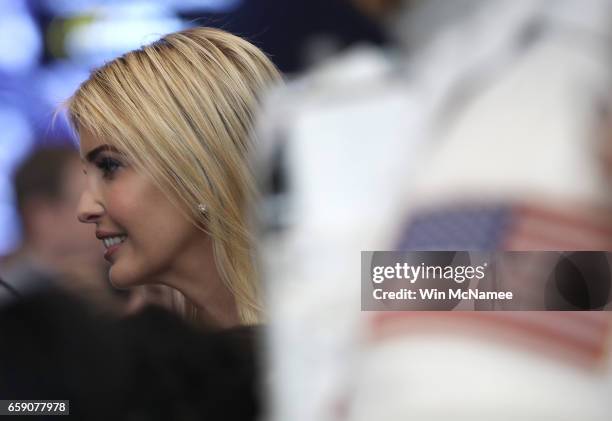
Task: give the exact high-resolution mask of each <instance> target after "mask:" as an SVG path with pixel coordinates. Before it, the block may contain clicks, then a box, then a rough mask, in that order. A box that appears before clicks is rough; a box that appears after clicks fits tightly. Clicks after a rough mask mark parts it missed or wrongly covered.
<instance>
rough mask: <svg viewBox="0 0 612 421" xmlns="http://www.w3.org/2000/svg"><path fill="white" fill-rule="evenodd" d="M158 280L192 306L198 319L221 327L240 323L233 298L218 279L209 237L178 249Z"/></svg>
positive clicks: (209, 324) (206, 323)
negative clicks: (177, 254) (168, 269)
mask: <svg viewBox="0 0 612 421" xmlns="http://www.w3.org/2000/svg"><path fill="white" fill-rule="evenodd" d="M162 283H164V284H166V285H168V286H170V287H172V288H175V289H177V290H179V291H180V292H181V293H182V294H183V295H184V296H185V298H186V299H187V300H188V301H189V302H191V303H192V304H193V305H194V306H195V308H196V318H197V320H198V322H201V323H202V324H205V325H208V326H214V327H222V328H226V327H233V326H237V325H239V324H240V317H239V315H238V309H237V305H236V300H235V298H234V295H233V294H232V293H231V291H230V290H229V289H228V288H227V287H226V286H225V284H224V283H223V281H222V279H221V276H220V274H219V271H218V269H217V265H216V262H215V259H214V253H213V248H212V242H211V241H210V239H209V238H206V241H205V242H203V243H199V244H198V245H197V246H194V247H188V248H187V249H186V250H185V252H184V253H181V256H180V258H178V259H177V260H176V261H175V262H174V264H173V267H172V270H171V271H169V272H168V274H167V275H166V276H164V277H163V282H162Z"/></svg>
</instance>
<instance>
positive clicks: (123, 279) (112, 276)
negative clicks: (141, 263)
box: [108, 265, 143, 289]
mask: <svg viewBox="0 0 612 421" xmlns="http://www.w3.org/2000/svg"><path fill="white" fill-rule="evenodd" d="M108 279H109V281H110V283H111V285H112V286H113V287H114V288H117V289H128V288H132V287H135V286H139V285H142V284H143V282H142V278H141V277H138V276H134V275H133V274H128V273H124V272H122V271H121V269H120V268H117V267H115V265H113V266H111V268H110V271H109V272H108Z"/></svg>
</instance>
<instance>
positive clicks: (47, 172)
mask: <svg viewBox="0 0 612 421" xmlns="http://www.w3.org/2000/svg"><path fill="white" fill-rule="evenodd" d="M80 167H81V165H80V161H79V156H78V154H77V152H76V151H75V150H73V149H71V148H68V147H63V148H59V147H58V148H42V149H38V150H36V151H35V152H34V153H33V154H32V155H30V156H29V157H28V158H27V159H26V160H25V161H24V162H23V164H22V165H21V166H20V168H19V169H18V170H17V172H16V174H15V178H14V181H15V193H16V197H17V207H18V210H19V213H20V216H21V219H22V225H23V242H24V245H25V246H26V247H31V248H34V249H35V250H36V251H39V250H40V249H43V252H44V253H54V254H60V253H61V254H64V253H83V252H86V251H87V252H89V250H91V249H92V246H93V247H96V248H97V242H96V241H93V240H92V237H93V235H92V233H91V228H90V227H83V226H82V224H79V223H78V221H77V219H76V206H77V203H78V198H79V195H80V193H81V190H82V189H83V187H84V186H83V183H84V181H85V180H84V177H82V176H81V168H80Z"/></svg>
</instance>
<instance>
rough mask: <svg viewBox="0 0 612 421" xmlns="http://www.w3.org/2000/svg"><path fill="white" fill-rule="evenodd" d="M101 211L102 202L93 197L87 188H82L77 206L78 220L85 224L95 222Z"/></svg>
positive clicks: (102, 208)
mask: <svg viewBox="0 0 612 421" xmlns="http://www.w3.org/2000/svg"><path fill="white" fill-rule="evenodd" d="M103 213H104V207H103V206H102V204H101V203H100V202H98V201H97V200H95V199H94V198H93V196H92V195H91V193H90V192H89V190H88V189H86V190H84V191H83V192H82V193H81V197H80V198H79V205H78V207H77V217H78V218H79V221H81V222H83V223H85V224H88V223H89V224H91V223H95V222H98V220H99V219H100V217H101V216H102V214H103Z"/></svg>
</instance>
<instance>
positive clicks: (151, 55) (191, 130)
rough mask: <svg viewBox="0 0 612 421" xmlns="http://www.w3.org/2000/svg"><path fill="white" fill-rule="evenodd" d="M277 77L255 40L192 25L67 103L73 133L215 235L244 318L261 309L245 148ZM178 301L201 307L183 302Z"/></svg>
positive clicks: (127, 59)
mask: <svg viewBox="0 0 612 421" xmlns="http://www.w3.org/2000/svg"><path fill="white" fill-rule="evenodd" d="M279 80H280V75H279V73H278V71H277V69H276V68H275V67H274V65H273V64H272V63H271V62H270V60H269V59H268V58H267V57H266V56H265V54H264V53H262V52H261V51H260V50H259V49H258V48H257V47H255V46H253V45H252V44H250V43H249V42H247V41H245V40H243V39H241V38H239V37H237V36H234V35H231V34H229V33H227V32H224V31H221V30H218V29H212V28H193V29H189V30H185V31H181V32H176V33H173V34H170V35H167V36H165V37H163V38H162V39H160V40H159V41H156V42H154V43H153V44H151V45H148V46H145V47H142V48H140V49H138V50H135V51H131V52H129V53H127V54H125V55H123V56H121V57H119V58H117V59H115V60H113V61H111V62H109V63H107V64H105V65H104V66H102V67H100V68H99V69H97V70H95V71H93V72H92V74H91V76H90V77H89V79H88V80H86V81H85V82H83V84H81V86H80V87H79V88H78V90H77V91H76V93H75V94H74V95H73V96H72V97H71V98H70V99H68V101H67V103H66V106H67V109H68V113H69V116H70V120H71V123H72V124H73V126H74V128H75V130H76V131H77V132H78V131H81V130H82V129H87V130H88V131H90V132H91V133H92V134H93V135H95V136H99V137H102V138H104V139H105V141H108V142H109V143H111V144H113V145H114V146H116V147H118V148H119V149H120V150H121V151H123V152H124V153H125V155H126V156H127V157H128V159H130V160H131V162H133V163H134V164H135V165H136V166H137V167H138V168H140V169H142V170H143V171H145V173H147V174H148V175H149V176H150V177H151V178H152V179H153V181H154V182H155V183H156V184H157V185H158V186H160V188H162V190H163V191H166V192H168V194H169V196H170V198H171V200H174V201H176V199H177V198H178V200H179V205H180V206H179V207H180V208H181V210H182V212H183V213H184V214H185V215H186V217H187V218H188V219H189V220H190V221H191V222H192V223H193V224H194V225H195V226H197V227H198V228H200V229H203V230H205V231H206V232H207V233H208V234H209V235H210V236H211V239H212V244H213V250H214V256H215V262H216V264H217V269H218V271H219V274H220V276H221V279H222V280H223V282H224V283H225V285H226V287H227V288H228V289H229V290H230V291H231V292H232V294H233V295H234V297H235V300H236V305H237V309H238V314H239V317H240V319H241V320H242V322H243V323H247V324H248V323H256V322H258V321H259V320H261V311H262V309H261V303H260V291H259V282H258V279H257V274H256V270H255V268H254V260H253V256H252V246H253V244H252V238H251V235H250V232H249V229H248V226H247V221H246V215H245V209H246V208H247V205H248V204H249V203H250V200H251V199H252V198H253V196H254V194H255V187H254V183H253V175H252V173H251V170H250V165H249V158H248V156H249V153H250V150H251V145H252V139H251V137H252V129H253V127H252V126H253V118H254V114H255V113H256V112H257V108H258V106H259V101H260V95H261V94H262V92H263V91H264V90H265V89H267V88H268V87H270V86H271V85H272V84H274V83H276V82H278V81H279ZM128 116H129V117H128ZM200 203H202V204H205V206H206V212H204V213H203V212H201V211H199V210H198V204H200ZM181 307H182V309H183V311H184V312H185V313H191V314H193V313H194V312H195V307H194V306H193V305H192V304H191V303H188V302H186V301H185V302H183V303H182V306H181Z"/></svg>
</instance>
